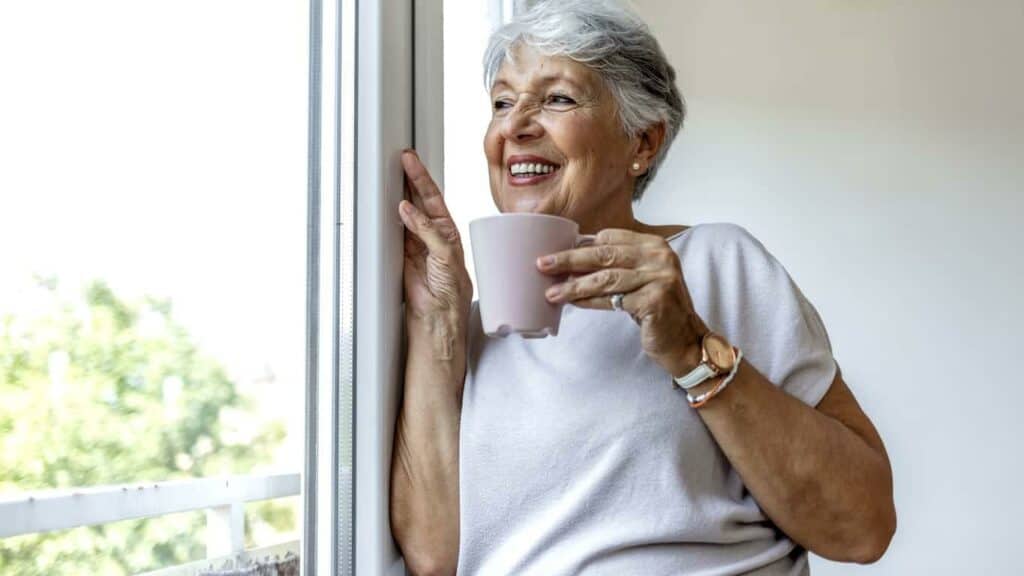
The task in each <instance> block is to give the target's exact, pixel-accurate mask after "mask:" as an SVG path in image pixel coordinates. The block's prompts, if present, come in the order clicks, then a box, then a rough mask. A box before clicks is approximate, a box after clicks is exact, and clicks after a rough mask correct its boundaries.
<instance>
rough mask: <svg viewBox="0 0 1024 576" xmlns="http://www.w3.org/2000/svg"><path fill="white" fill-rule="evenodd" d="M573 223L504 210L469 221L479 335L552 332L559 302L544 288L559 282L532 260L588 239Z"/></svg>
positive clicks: (558, 316)
mask: <svg viewBox="0 0 1024 576" xmlns="http://www.w3.org/2000/svg"><path fill="white" fill-rule="evenodd" d="M579 229H580V228H579V225H578V224H576V223H575V222H573V221H572V220H569V219H568V218H562V217H560V216H549V215H547V214H529V213H510V214H499V215H497V216H488V217H486V218H479V219H477V220H473V221H472V222H470V223H469V236H470V241H471V242H472V243H473V263H474V265H475V266H476V288H477V292H478V294H479V297H480V319H481V322H482V323H483V328H484V333H486V334H487V335H488V336H492V337H505V336H508V335H509V334H519V335H520V336H522V337H523V338H544V337H546V336H555V335H557V334H558V325H559V322H560V321H561V318H562V305H561V304H552V303H551V302H548V300H547V298H545V297H544V292H545V291H546V290H547V289H548V288H549V287H551V286H554V285H555V284H556V283H557V282H559V281H563V280H564V278H562V279H559V278H556V277H554V276H548V275H546V274H542V273H541V272H540V271H539V270H537V258H540V257H541V256H545V255H547V254H552V253H554V252H561V251H562V250H568V249H570V248H573V247H575V246H581V245H585V244H589V243H592V242H593V241H594V237H593V236H591V235H585V234H583V235H581V234H580V233H579Z"/></svg>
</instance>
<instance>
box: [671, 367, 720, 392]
mask: <svg viewBox="0 0 1024 576" xmlns="http://www.w3.org/2000/svg"><path fill="white" fill-rule="evenodd" d="M714 375H715V371H714V369H712V368H711V366H708V365H707V364H705V363H701V364H698V365H697V367H696V368H694V369H693V370H690V372H689V373H688V374H686V375H684V376H680V377H678V378H672V380H673V381H675V383H676V385H678V386H679V387H680V388H682V389H683V390H689V389H690V388H693V387H694V386H696V385H698V384H700V383H701V382H703V381H705V380H707V379H708V378H711V377H712V376H714Z"/></svg>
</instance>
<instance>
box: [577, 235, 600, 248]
mask: <svg viewBox="0 0 1024 576" xmlns="http://www.w3.org/2000/svg"><path fill="white" fill-rule="evenodd" d="M596 241H597V234H577V235H576V242H575V245H574V246H573V248H579V247H581V246H590V245H591V244H593V243H594V242H596Z"/></svg>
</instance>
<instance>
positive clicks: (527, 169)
mask: <svg viewBox="0 0 1024 576" xmlns="http://www.w3.org/2000/svg"><path fill="white" fill-rule="evenodd" d="M559 168H561V166H558V165H557V164H550V163H547V162H516V163H514V164H509V167H508V176H509V181H510V182H511V183H512V184H519V185H525V184H535V183H537V182H540V181H542V180H546V179H548V178H551V177H552V176H553V175H554V174H555V173H556V172H558V169H559Z"/></svg>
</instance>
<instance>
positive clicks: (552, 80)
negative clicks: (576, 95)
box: [491, 74, 586, 94]
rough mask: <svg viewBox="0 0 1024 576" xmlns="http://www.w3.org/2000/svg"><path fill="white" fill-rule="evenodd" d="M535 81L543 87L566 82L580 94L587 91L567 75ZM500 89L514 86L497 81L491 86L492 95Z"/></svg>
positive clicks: (551, 76) (541, 78) (547, 75)
mask: <svg viewBox="0 0 1024 576" xmlns="http://www.w3.org/2000/svg"><path fill="white" fill-rule="evenodd" d="M534 81H535V82H536V83H537V84H539V85H541V86H548V85H551V84H555V83H557V82H565V83H566V84H569V85H571V86H572V87H574V88H576V89H577V90H579V91H580V92H586V90H585V89H584V88H583V85H582V84H580V83H579V82H577V81H576V80H574V79H573V78H572V77H570V76H569V75H567V74H545V75H544V76H541V77H539V78H536V79H535V80H534ZM499 88H507V89H509V90H511V89H512V85H511V84H509V83H508V82H507V81H506V80H504V79H497V80H495V81H494V84H493V85H492V86H491V93H492V94H493V93H494V91H495V90H498V89H499Z"/></svg>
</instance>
